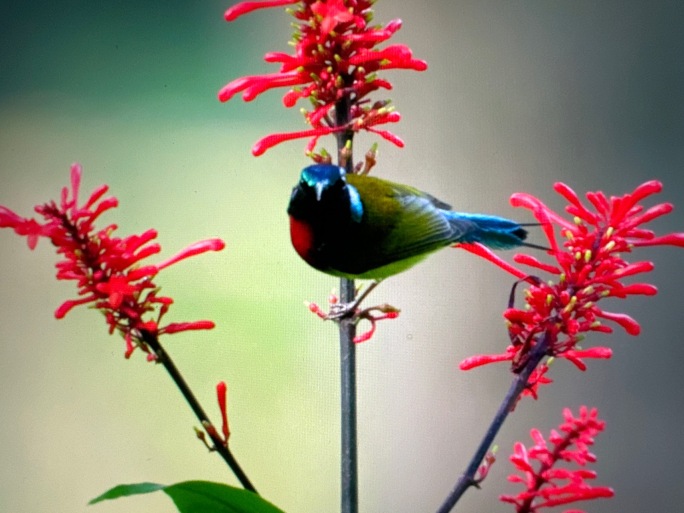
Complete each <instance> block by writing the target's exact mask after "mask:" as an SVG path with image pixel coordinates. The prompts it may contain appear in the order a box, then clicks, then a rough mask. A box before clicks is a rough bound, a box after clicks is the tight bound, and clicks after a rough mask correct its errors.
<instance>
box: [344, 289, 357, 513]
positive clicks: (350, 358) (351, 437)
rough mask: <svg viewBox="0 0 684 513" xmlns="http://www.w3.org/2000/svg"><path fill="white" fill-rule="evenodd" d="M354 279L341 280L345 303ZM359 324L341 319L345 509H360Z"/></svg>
mask: <svg viewBox="0 0 684 513" xmlns="http://www.w3.org/2000/svg"><path fill="white" fill-rule="evenodd" d="M355 292H356V291H355V288H354V281H353V280H347V279H345V278H342V279H341V280H340V296H341V301H342V302H343V303H351V302H353V301H354V296H355ZM355 332H356V325H355V323H354V320H353V318H352V317H347V318H344V319H341V320H340V378H341V380H340V394H341V395H340V399H341V402H340V406H341V415H342V457H341V460H342V461H341V463H342V509H341V511H342V513H356V512H357V511H358V502H359V500H358V455H357V440H356V345H355V344H354V336H355V334H356V333H355Z"/></svg>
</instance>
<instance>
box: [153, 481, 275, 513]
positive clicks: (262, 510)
mask: <svg viewBox="0 0 684 513" xmlns="http://www.w3.org/2000/svg"><path fill="white" fill-rule="evenodd" d="M164 491H165V492H166V493H167V494H168V495H169V497H171V499H173V502H174V503H175V504H176V507H177V508H178V511H180V513H207V512H211V513H283V511H282V510H281V509H279V508H276V507H275V506H274V505H273V504H271V503H270V502H268V501H266V500H264V499H262V498H261V497H260V496H259V495H257V494H255V493H252V492H250V491H247V490H243V489H242V488H235V487H233V486H228V485H224V484H221V483H210V482H209V481H185V482H183V483H176V484H174V485H170V486H167V487H166V488H164Z"/></svg>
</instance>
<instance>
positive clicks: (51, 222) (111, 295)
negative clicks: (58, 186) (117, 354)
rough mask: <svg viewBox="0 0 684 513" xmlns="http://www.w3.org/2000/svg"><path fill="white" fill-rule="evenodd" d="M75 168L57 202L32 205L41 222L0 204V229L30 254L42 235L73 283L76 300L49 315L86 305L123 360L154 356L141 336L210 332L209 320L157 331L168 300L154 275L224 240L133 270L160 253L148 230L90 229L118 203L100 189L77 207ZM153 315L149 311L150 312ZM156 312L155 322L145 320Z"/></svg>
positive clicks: (203, 243) (60, 274) (154, 234)
mask: <svg viewBox="0 0 684 513" xmlns="http://www.w3.org/2000/svg"><path fill="white" fill-rule="evenodd" d="M81 176H82V170H81V167H80V166H79V165H77V164H74V165H73V166H72V167H71V187H70V188H66V187H65V188H64V189H62V193H61V197H60V203H59V205H58V204H57V203H55V202H49V203H45V204H43V205H39V206H37V207H36V208H35V210H36V212H38V213H39V214H40V215H41V216H42V217H43V223H39V222H37V221H35V220H33V219H24V218H22V217H20V216H19V215H17V214H15V213H14V212H12V211H11V210H9V209H7V208H6V207H1V206H0V228H13V229H14V230H15V232H16V233H17V234H19V235H23V236H26V237H27V239H28V241H29V247H31V248H32V249H33V247H35V244H36V242H37V239H38V237H46V238H48V239H50V241H51V242H52V243H53V245H55V246H56V247H57V253H58V254H60V255H62V257H63V260H61V261H59V262H58V263H57V264H56V268H57V279H59V280H73V281H76V282H77V288H78V295H79V297H78V298H77V299H70V300H67V301H65V302H64V303H62V305H60V306H59V308H57V310H56V311H55V317H56V318H58V319H61V318H62V317H64V316H65V315H66V314H67V313H68V312H69V311H71V310H72V309H73V308H74V307H76V306H79V305H85V304H93V305H94V306H95V308H97V309H99V310H100V311H102V313H103V314H104V317H105V320H106V322H107V324H108V326H109V332H110V333H113V332H114V331H118V332H120V333H121V334H122V335H123V338H124V341H125V344H126V350H125V354H124V356H125V357H126V358H128V357H130V355H131V354H132V353H133V351H134V350H135V348H137V347H140V348H141V349H142V350H143V351H144V352H145V353H148V360H149V361H153V360H154V359H155V357H154V355H151V354H150V349H149V347H148V346H147V344H146V343H145V340H144V339H145V336H158V335H160V334H162V333H167V334H172V333H178V332H181V331H187V330H198V329H211V328H213V327H214V323H213V322H211V321H196V322H185V323H172V324H168V325H166V326H161V327H160V322H161V319H162V317H163V316H164V315H165V314H166V312H167V311H168V308H169V306H170V305H171V303H172V302H173V300H172V299H171V298H168V297H163V296H157V294H156V293H157V291H158V286H157V285H156V284H155V283H154V282H153V278H154V277H155V276H156V275H157V274H158V273H159V271H161V270H162V269H165V268H166V267H169V266H170V265H173V264H175V263H177V262H179V261H181V260H184V259H186V258H189V257H191V256H195V255H198V254H201V253H204V252H207V251H219V250H221V249H223V247H224V243H223V241H221V240H220V239H210V240H206V241H201V242H198V243H195V244H192V245H191V246H189V247H187V248H185V249H184V250H182V251H181V252H179V253H178V254H176V255H175V256H173V257H171V258H169V259H168V260H166V261H164V262H162V263H160V264H158V265H140V262H141V261H142V260H144V259H146V258H148V257H149V256H151V255H154V254H156V253H158V252H159V251H160V250H161V247H160V246H159V244H156V243H155V242H154V239H156V237H157V232H156V231H155V230H152V229H151V230H147V231H146V232H144V233H142V234H140V235H130V236H128V237H124V238H118V237H115V236H114V231H115V230H116V225H110V226H108V227H106V228H105V229H102V230H96V229H95V227H94V224H93V223H94V220H95V219H96V218H97V217H98V216H99V215H100V214H102V213H103V212H105V211H106V210H109V209H111V208H114V207H115V206H117V204H118V201H117V199H116V198H114V197H104V195H105V193H106V192H107V190H108V187H106V186H100V187H98V188H97V189H95V191H94V192H93V193H91V194H90V196H89V198H88V200H87V201H86V203H85V204H84V205H79V204H78V195H79V189H80V184H81ZM155 312H156V314H155ZM153 315H156V317H155V318H154V319H149V318H148V317H149V316H153Z"/></svg>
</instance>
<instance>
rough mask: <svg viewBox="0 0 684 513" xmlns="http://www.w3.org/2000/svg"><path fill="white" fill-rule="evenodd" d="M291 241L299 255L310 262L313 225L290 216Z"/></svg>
mask: <svg viewBox="0 0 684 513" xmlns="http://www.w3.org/2000/svg"><path fill="white" fill-rule="evenodd" d="M290 239H291V240H292V245H293V246H294V248H295V251H296V252H297V254H298V255H299V256H300V257H302V258H303V259H304V260H305V261H307V262H308V261H310V260H311V250H312V248H313V230H312V229H311V225H309V224H308V223H306V222H305V221H300V220H299V219H295V218H294V217H292V216H290Z"/></svg>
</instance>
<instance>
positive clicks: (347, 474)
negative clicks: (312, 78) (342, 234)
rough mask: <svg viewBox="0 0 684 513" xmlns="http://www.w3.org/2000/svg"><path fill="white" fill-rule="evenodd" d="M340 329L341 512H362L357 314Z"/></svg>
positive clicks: (345, 294) (342, 104)
mask: <svg viewBox="0 0 684 513" xmlns="http://www.w3.org/2000/svg"><path fill="white" fill-rule="evenodd" d="M350 117H351V100H350V99H349V98H348V97H346V96H345V97H343V98H342V99H340V101H338V102H337V105H335V124H336V126H348V124H349V120H350ZM352 137H353V132H352V131H351V130H345V131H343V132H339V133H338V134H337V151H338V157H339V154H340V152H341V151H342V149H343V148H344V147H345V145H346V144H347V142H348V141H349V142H351V140H352ZM345 164H346V165H345V168H346V170H347V173H351V172H352V169H353V159H352V156H351V152H349V155H348V158H347V161H346V163H345ZM355 298H356V286H355V285H354V280H348V279H345V278H342V279H341V280H340V301H341V302H342V304H351V303H352V302H353V301H354V299H355ZM339 330H340V414H341V423H342V425H341V449H342V451H341V512H342V513H358V510H359V483H358V453H357V450H358V444H357V439H356V416H357V415H356V346H355V344H354V337H355V336H356V323H355V322H354V319H353V317H351V316H348V317H343V318H342V319H340V322H339Z"/></svg>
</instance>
